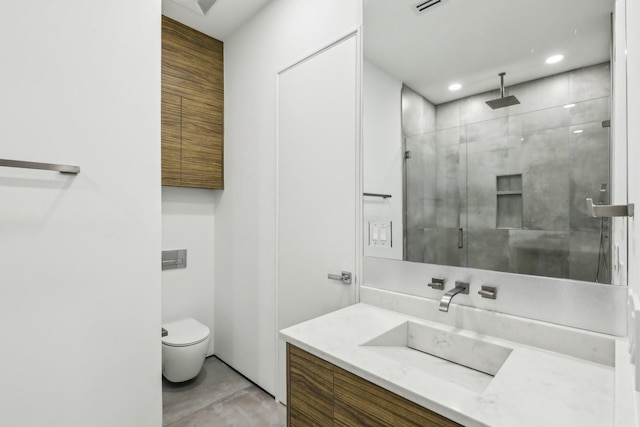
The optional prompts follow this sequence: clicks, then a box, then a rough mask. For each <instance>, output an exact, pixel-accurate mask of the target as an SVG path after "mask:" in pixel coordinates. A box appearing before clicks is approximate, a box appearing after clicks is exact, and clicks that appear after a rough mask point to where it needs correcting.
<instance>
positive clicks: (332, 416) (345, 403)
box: [287, 344, 460, 427]
mask: <svg viewBox="0 0 640 427" xmlns="http://www.w3.org/2000/svg"><path fill="white" fill-rule="evenodd" d="M287 426H289V427H302V426H304V427H308V426H345V427H356V426H358V427H360V426H372V427H389V426H393V427H418V426H419V427H427V426H428V427H452V426H460V424H457V423H455V422H453V421H451V420H450V419H448V418H445V417H443V416H441V415H438V414H436V413H435V412H433V411H430V410H428V409H426V408H423V407H422V406H420V405H417V404H415V403H413V402H410V401H408V400H407V399H405V398H403V397H401V396H398V395H397V394H394V393H392V392H390V391H388V390H385V389H384V388H382V387H379V386H377V385H375V384H373V383H371V382H369V381H367V380H365V379H363V378H360V377H359V376H357V375H354V374H352V373H350V372H348V371H345V370H344V369H341V368H339V367H337V366H334V365H332V364H331V363H329V362H327V361H325V360H322V359H320V358H319V357H316V356H314V355H312V354H310V353H308V352H306V351H304V350H301V349H299V348H298V347H296V346H294V345H291V344H287Z"/></svg>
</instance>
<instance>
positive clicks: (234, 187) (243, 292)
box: [214, 0, 362, 394]
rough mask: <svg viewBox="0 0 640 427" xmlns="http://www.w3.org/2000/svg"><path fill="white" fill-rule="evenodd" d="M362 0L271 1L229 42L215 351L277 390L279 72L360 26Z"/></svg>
mask: <svg viewBox="0 0 640 427" xmlns="http://www.w3.org/2000/svg"><path fill="white" fill-rule="evenodd" d="M361 16H362V14H361V4H360V2H359V1H358V0H324V1H322V2H317V1H312V0H274V1H272V2H270V3H268V4H267V6H266V7H265V8H264V9H262V10H261V12H260V13H259V14H258V15H256V16H255V17H254V18H253V19H252V20H251V21H249V22H248V23H247V24H245V25H244V26H243V27H242V28H241V29H240V30H238V31H237V32H236V33H234V34H233V35H232V36H231V37H229V38H228V39H226V40H225V59H224V60H225V153H224V154H225V190H224V191H223V192H220V193H219V194H217V200H216V211H215V216H216V232H215V258H214V259H215V266H216V268H215V323H214V326H215V340H216V344H215V345H216V355H218V356H219V357H220V358H221V359H222V360H224V361H225V362H227V363H229V364H230V365H231V366H233V367H234V368H236V369H238V370H239V371H240V372H242V373H243V374H244V375H246V376H247V377H249V378H250V379H251V380H253V381H255V382H256V383H257V384H259V385H260V386H261V387H263V388H265V389H266V390H267V391H268V392H270V393H272V394H275V392H276V361H277V347H276V344H277V327H276V312H277V310H276V283H275V276H276V251H275V241H276V123H277V122H276V107H277V104H276V94H277V88H276V75H277V73H278V72H279V71H281V70H283V69H284V68H285V67H287V66H289V65H291V64H293V63H295V62H297V61H298V60H300V59H302V58H304V57H306V56H307V55H308V54H310V53H312V52H314V51H316V50H318V49H319V48H321V47H323V46H325V45H327V44H328V43H330V42H332V41H334V40H336V39H338V38H339V37H341V36H344V35H346V34H347V33H349V32H351V31H353V30H354V29H356V28H357V27H358V26H359V25H360V23H361Z"/></svg>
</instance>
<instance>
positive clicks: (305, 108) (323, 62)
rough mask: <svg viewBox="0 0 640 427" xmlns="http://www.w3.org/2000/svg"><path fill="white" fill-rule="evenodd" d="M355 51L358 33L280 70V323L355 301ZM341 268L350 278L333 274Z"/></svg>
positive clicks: (281, 380) (281, 390) (282, 356)
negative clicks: (330, 276)
mask: <svg viewBox="0 0 640 427" xmlns="http://www.w3.org/2000/svg"><path fill="white" fill-rule="evenodd" d="M357 55H358V48H357V36H356V34H354V35H352V36H350V37H348V38H346V39H343V40H342V41H340V42H338V43H336V44H334V45H332V46H330V47H328V48H327V49H325V50H323V51H321V52H319V53H317V54H315V55H312V56H311V57H309V58H307V59H305V60H304V61H302V62H300V63H297V64H296V65H294V66H292V67H290V68H288V69H286V70H285V71H283V72H281V73H280V74H279V75H278V244H277V246H278V330H280V329H283V328H286V327H289V326H292V325H295V324H297V323H300V322H303V321H305V320H309V319H312V318H314V317H318V316H320V315H323V314H326V313H329V312H331V311H335V310H337V309H340V308H343V307H346V306H348V305H351V304H354V303H355V301H356V285H355V279H357V278H356V277H355V269H356V259H357V256H356V252H357V248H356V242H357V240H356V237H357V236H356V233H357V228H356V223H357V212H359V208H358V203H359V200H360V198H359V197H358V196H357V184H358V174H359V167H358V163H359V162H358V161H357V159H358V147H359V143H358V137H359V130H358V126H359V118H358V108H359V101H358V95H359V94H358V88H359V87H358V81H359V78H358V66H357V64H358V56H357ZM343 271H348V272H350V273H352V274H353V277H354V278H353V281H352V283H351V284H346V283H343V282H342V281H339V280H332V279H329V278H328V275H329V274H337V275H340V274H341V272H343ZM278 348H279V357H278V359H279V361H278V366H279V368H278V396H277V398H278V400H280V401H281V402H285V401H286V388H285V387H286V384H285V379H286V373H285V367H286V353H285V346H284V342H282V341H281V340H279V347H278Z"/></svg>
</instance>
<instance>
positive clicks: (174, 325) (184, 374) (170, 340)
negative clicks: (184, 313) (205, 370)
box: [162, 319, 209, 383]
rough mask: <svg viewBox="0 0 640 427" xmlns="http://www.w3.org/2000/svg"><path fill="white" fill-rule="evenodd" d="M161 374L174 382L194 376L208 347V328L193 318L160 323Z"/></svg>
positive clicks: (198, 370)
mask: <svg viewBox="0 0 640 427" xmlns="http://www.w3.org/2000/svg"><path fill="white" fill-rule="evenodd" d="M162 327H163V328H164V329H166V330H167V335H166V336H164V337H162V375H164V377H165V378H166V379H167V380H169V381H171V382H174V383H179V382H183V381H188V380H190V379H192V378H195V377H196V376H197V375H198V374H199V373H200V369H202V365H203V363H204V359H205V357H206V355H207V350H208V349H209V328H207V327H206V326H205V325H203V324H202V323H200V322H198V321H197V320H195V319H185V320H179V321H177V322H171V323H167V324H164V325H162Z"/></svg>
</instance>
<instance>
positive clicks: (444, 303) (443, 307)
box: [440, 282, 469, 311]
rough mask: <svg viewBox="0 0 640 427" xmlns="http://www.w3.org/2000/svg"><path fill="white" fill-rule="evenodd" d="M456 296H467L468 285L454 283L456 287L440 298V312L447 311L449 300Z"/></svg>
mask: <svg viewBox="0 0 640 427" xmlns="http://www.w3.org/2000/svg"><path fill="white" fill-rule="evenodd" d="M458 294H469V283H466V282H456V287H455V288H453V289H451V290H449V291H448V292H447V293H446V294H444V295H443V296H442V299H441V300H440V311H449V304H451V300H452V299H453V297H455V296H456V295H458Z"/></svg>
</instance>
